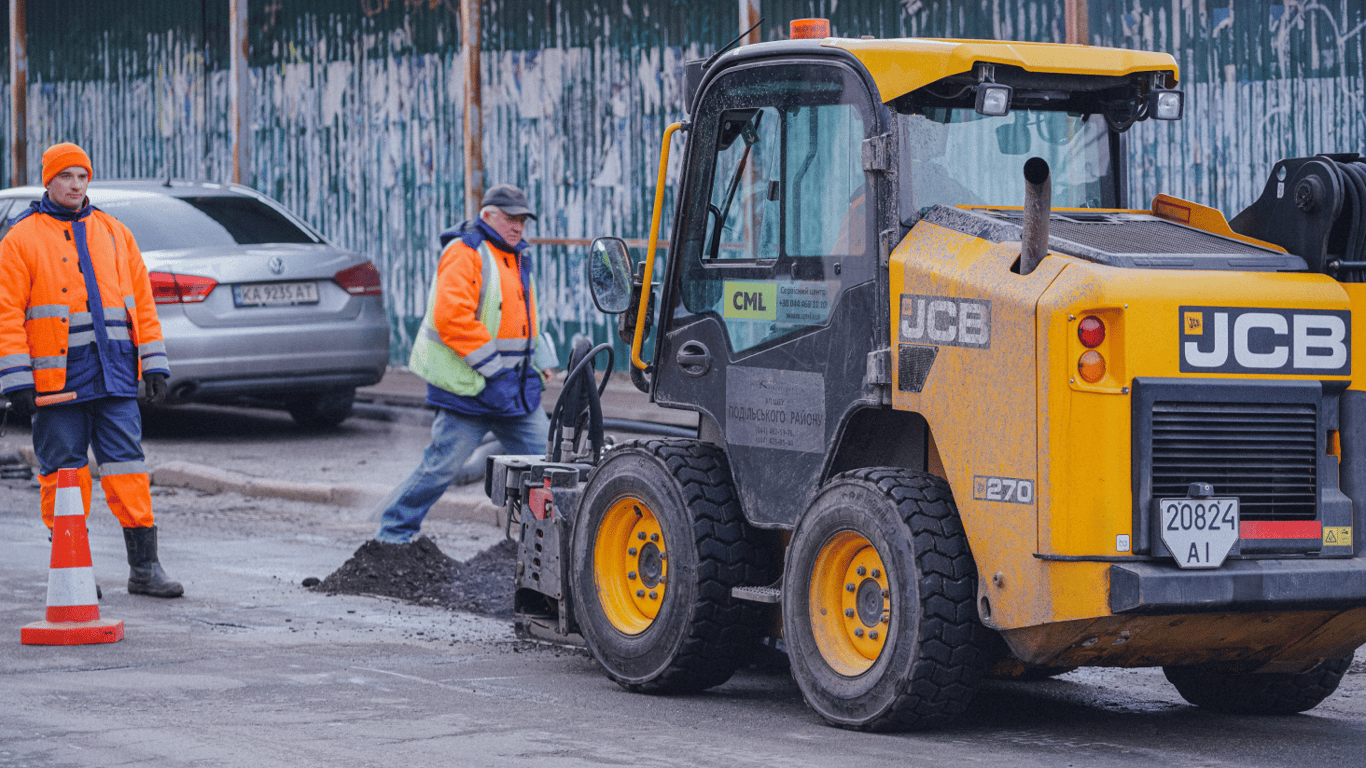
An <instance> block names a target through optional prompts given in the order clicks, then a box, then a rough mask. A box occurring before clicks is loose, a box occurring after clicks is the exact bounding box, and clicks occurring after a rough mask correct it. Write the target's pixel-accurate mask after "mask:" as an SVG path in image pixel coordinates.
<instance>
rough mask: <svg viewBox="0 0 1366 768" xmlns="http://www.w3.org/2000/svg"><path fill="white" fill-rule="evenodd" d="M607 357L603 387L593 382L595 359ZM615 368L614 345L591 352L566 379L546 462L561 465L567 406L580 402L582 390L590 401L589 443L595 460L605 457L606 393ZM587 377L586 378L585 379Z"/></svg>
mask: <svg viewBox="0 0 1366 768" xmlns="http://www.w3.org/2000/svg"><path fill="white" fill-rule="evenodd" d="M602 352H606V353H607V367H606V371H605V373H604V374H603V377H602V384H601V385H597V382H595V381H594V380H593V373H594V371H593V359H594V358H596V357H597V356H598V355H599V354H600V353H602ZM614 364H615V353H614V352H613V351H612V345H611V344H599V345H597V346H596V347H593V348H592V349H591V350H589V351H588V353H587V354H585V355H584V356H583V358H582V359H581V360H579V361H578V363H577V364H576V365H574V367H573V368H571V369H570V371H569V375H567V376H566V377H565V380H564V389H562V390H561V391H560V398H559V400H557V401H556V402H555V409H554V411H553V412H552V414H551V417H550V433H549V435H548V436H547V446H548V450H547V452H546V458H547V459H549V460H550V461H560V460H561V456H562V455H563V446H562V445H561V437H562V436H563V433H564V419H565V414H564V406H565V402H566V401H569V400H577V399H578V398H577V397H576V396H575V392H576V390H577V389H578V388H581V389H582V390H583V395H584V397H585V398H586V399H587V401H588V440H589V443H590V444H591V445H592V446H593V460H594V461H597V459H598V458H599V457H600V456H601V455H602V447H603V443H604V440H605V438H604V433H603V421H602V393H603V392H605V391H607V382H608V380H609V379H610V378H611V376H612V367H613V365H614ZM585 377H586V378H585ZM579 416H580V414H574V416H573V418H574V419H575V422H576V423H580V420H579Z"/></svg>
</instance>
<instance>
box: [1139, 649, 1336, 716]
mask: <svg viewBox="0 0 1366 768" xmlns="http://www.w3.org/2000/svg"><path fill="white" fill-rule="evenodd" d="M1350 666H1352V657H1351V656H1347V657H1346V658H1342V659H1335V660H1333V661H1327V662H1324V663H1323V664H1320V665H1319V666H1318V667H1317V668H1315V669H1311V670H1309V671H1308V672H1300V673H1297V674H1287V673H1272V674H1261V675H1254V674H1250V673H1232V672H1222V671H1220V670H1218V669H1207V668H1201V667H1176V666H1169V667H1163V668H1162V672H1163V673H1164V674H1165V675H1166V676H1167V680H1168V681H1169V682H1170V683H1171V684H1172V685H1174V686H1176V690H1177V692H1178V693H1180V694H1181V698H1183V699H1185V700H1186V701H1188V702H1190V703H1191V704H1194V705H1195V706H1197V707H1201V708H1203V709H1208V710H1211V711H1214V712H1229V713H1233V714H1240V715H1293V714H1295V713H1297V712H1304V711H1305V710H1309V709H1313V708H1314V707H1316V706H1318V705H1319V704H1320V703H1322V702H1323V700H1324V699H1326V698H1328V697H1329V696H1331V695H1332V694H1333V692H1334V691H1336V690H1337V689H1338V684H1339V683H1341V682H1342V677H1343V675H1345V674H1347V669H1348V668H1349V667H1350Z"/></svg>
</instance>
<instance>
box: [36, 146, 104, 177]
mask: <svg viewBox="0 0 1366 768" xmlns="http://www.w3.org/2000/svg"><path fill="white" fill-rule="evenodd" d="M71 167H80V168H84V169H85V172H86V173H88V174H90V176H91V178H94V176H95V172H94V171H92V170H90V155H87V154H86V153H85V150H84V149H81V148H80V147H78V146H76V145H75V144H72V143H71V142H69V141H64V142H62V143H61V144H53V145H52V146H50V147H48V148H47V151H46V152H44V153H43V186H45V187H46V186H47V185H48V184H51V183H52V179H53V178H54V177H55V176H56V175H57V174H59V173H61V172H62V171H65V170H66V169H67V168H71Z"/></svg>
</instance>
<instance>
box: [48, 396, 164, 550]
mask: <svg viewBox="0 0 1366 768" xmlns="http://www.w3.org/2000/svg"><path fill="white" fill-rule="evenodd" d="M92 448H93V449H94V451H95V460H96V461H97V462H99V465H100V486H101V487H103V488H104V495H105V498H106V500H107V501H108V502H109V509H110V511H112V512H113V513H114V516H115V517H117V518H118V519H119V523H120V524H121V525H122V526H123V527H124V528H145V527H148V526H151V525H154V524H155V520H154V518H153V516H152V495H151V489H150V487H149V486H148V476H147V462H146V461H145V460H144V458H143V453H142V414H141V413H140V412H139V411H138V403H137V400H136V399H135V398H131V397H101V398H98V399H95V400H83V401H80V402H75V403H64V404H61V405H46V406H43V407H42V408H39V409H38V412H37V413H35V414H34V415H33V452H34V454H36V455H37V457H38V473H39V474H38V481H39V485H40V486H41V496H42V511H43V521H44V522H45V523H47V525H48V527H49V528H51V527H52V521H53V514H54V512H55V504H56V498H57V496H56V494H57V483H58V476H57V470H59V469H75V470H77V477H78V478H79V482H80V485H81V495H82V497H83V499H82V500H83V502H84V504H85V513H86V514H87V515H89V514H90V484H91V480H90V469H89V467H88V464H89V463H90V460H89V459H88V458H87V455H88V454H89V451H90V449H92Z"/></svg>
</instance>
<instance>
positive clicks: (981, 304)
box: [900, 293, 991, 349]
mask: <svg viewBox="0 0 1366 768" xmlns="http://www.w3.org/2000/svg"><path fill="white" fill-rule="evenodd" d="M900 331H901V333H900V341H902V342H914V343H918V344H947V345H948V346H951V347H973V348H976V349H990V348H991V302H990V301H986V300H984V299H957V298H952V297H949V296H920V295H917V294H913V293H903V294H901V326H900Z"/></svg>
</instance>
